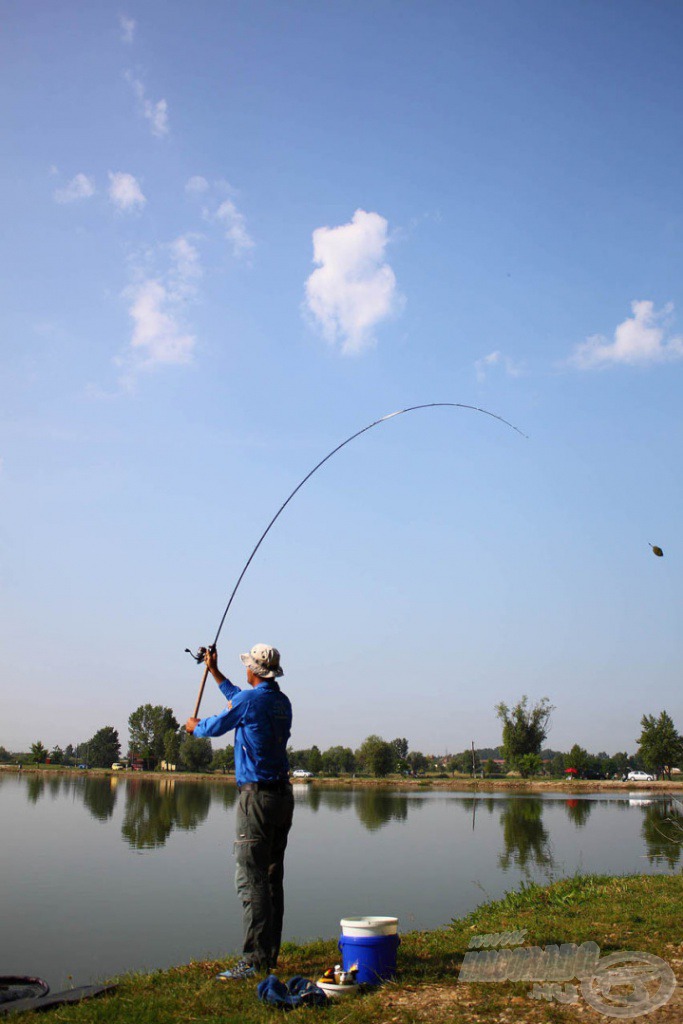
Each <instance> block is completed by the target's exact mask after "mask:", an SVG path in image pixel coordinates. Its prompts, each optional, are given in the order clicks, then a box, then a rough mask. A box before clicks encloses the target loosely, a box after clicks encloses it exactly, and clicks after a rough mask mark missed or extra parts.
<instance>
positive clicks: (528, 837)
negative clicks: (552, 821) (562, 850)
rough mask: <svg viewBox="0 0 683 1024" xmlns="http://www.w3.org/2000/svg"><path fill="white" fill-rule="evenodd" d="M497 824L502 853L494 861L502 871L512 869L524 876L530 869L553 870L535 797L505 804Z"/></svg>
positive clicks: (522, 798)
mask: <svg viewBox="0 0 683 1024" xmlns="http://www.w3.org/2000/svg"><path fill="white" fill-rule="evenodd" d="M500 821H501V825H502V827H503V842H504V844H505V850H504V852H503V853H501V854H500V856H499V857H498V863H499V864H500V866H501V868H502V869H503V871H507V870H509V868H510V867H511V866H512V865H517V867H520V868H522V870H523V871H526V872H527V873H528V872H529V870H530V869H531V868H534V867H537V868H551V867H553V864H554V861H553V856H552V853H551V850H550V836H549V835H548V832H547V831H546V829H545V827H544V825H543V800H541V799H539V798H538V797H518V798H517V799H515V800H507V801H506V802H505V806H504V808H503V811H502V814H501V816H500Z"/></svg>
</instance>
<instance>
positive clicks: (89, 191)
mask: <svg viewBox="0 0 683 1024" xmlns="http://www.w3.org/2000/svg"><path fill="white" fill-rule="evenodd" d="M94 195H95V183H94V182H93V181H92V179H91V178H89V177H88V176H87V174H77V175H76V176H75V177H74V178H72V179H71V181H70V182H69V183H68V185H65V186H64V188H58V189H56V190H55V193H54V196H55V199H56V200H57V202H58V203H75V202H76V201H77V200H79V199H89V198H90V196H94Z"/></svg>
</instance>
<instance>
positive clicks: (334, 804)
mask: <svg viewBox="0 0 683 1024" xmlns="http://www.w3.org/2000/svg"><path fill="white" fill-rule="evenodd" d="M311 788H313V787H311ZM318 792H319V793H320V801H321V803H322V804H323V805H324V807H325V809H326V810H330V811H346V810H348V808H349V807H350V806H351V804H352V803H353V793H352V792H351V791H350V790H348V789H325V790H322V789H321V790H318Z"/></svg>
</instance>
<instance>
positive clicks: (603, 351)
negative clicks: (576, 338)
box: [569, 300, 683, 370]
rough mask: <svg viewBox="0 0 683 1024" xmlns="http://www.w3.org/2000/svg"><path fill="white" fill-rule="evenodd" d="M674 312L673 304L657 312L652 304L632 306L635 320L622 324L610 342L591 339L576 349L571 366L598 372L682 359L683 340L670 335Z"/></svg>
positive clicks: (600, 338) (596, 337)
mask: <svg viewBox="0 0 683 1024" xmlns="http://www.w3.org/2000/svg"><path fill="white" fill-rule="evenodd" d="M673 308H674V307H673V304H672V303H669V304H668V305H666V306H664V308H663V309H660V310H656V309H655V307H654V303H653V302H650V301H649V300H643V301H635V302H632V303H631V310H632V312H633V316H630V317H627V319H626V320H624V321H622V323H620V324H619V326H618V327H617V328H616V330H615V332H614V337H613V339H612V340H611V341H610V340H609V339H607V338H605V337H604V336H603V335H600V334H594V335H592V336H591V337H590V338H587V339H586V341H583V342H581V343H580V344H579V345H577V346H576V348H575V350H574V352H573V354H572V355H571V357H570V358H569V364H570V365H571V366H575V367H576V368H577V369H579V370H595V369H600V368H604V367H607V366H620V365H625V366H647V365H650V364H652V363H666V362H672V361H674V360H676V359H683V336H682V335H669V326H670V320H671V315H672V313H673Z"/></svg>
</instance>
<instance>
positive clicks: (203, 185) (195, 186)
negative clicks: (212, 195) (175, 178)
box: [185, 174, 209, 196]
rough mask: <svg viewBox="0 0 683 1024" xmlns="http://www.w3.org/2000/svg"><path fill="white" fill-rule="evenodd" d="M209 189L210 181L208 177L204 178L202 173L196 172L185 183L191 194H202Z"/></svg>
mask: <svg viewBox="0 0 683 1024" xmlns="http://www.w3.org/2000/svg"><path fill="white" fill-rule="evenodd" d="M208 189H209V183H208V181H207V180H206V178H203V177H202V176H201V174H194V175H193V176H192V177H191V178H189V179H188V180H187V182H186V183H185V191H186V192H187V193H188V194H189V195H195V196H196V195H202V194H203V193H204V192H207V191H208Z"/></svg>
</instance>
